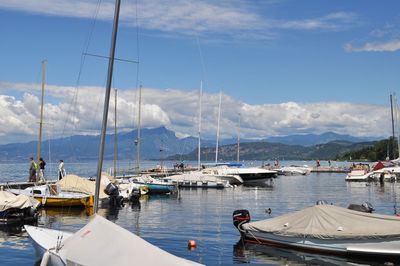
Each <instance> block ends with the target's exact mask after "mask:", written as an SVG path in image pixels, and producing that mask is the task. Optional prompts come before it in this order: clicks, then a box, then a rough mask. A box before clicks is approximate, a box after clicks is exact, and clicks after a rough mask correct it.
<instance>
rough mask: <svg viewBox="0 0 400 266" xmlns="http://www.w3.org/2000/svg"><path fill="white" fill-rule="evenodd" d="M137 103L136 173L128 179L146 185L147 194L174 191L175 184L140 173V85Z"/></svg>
mask: <svg viewBox="0 0 400 266" xmlns="http://www.w3.org/2000/svg"><path fill="white" fill-rule="evenodd" d="M138 100H139V104H138V131H137V132H138V136H137V141H136V142H135V143H136V169H137V175H136V176H134V177H132V178H130V179H129V181H130V182H131V183H133V184H135V185H138V186H146V187H147V188H148V193H149V194H168V193H173V192H175V191H176V189H177V187H176V185H175V184H172V183H170V182H166V181H164V180H158V179H155V178H153V177H151V176H149V175H141V174H140V144H141V143H140V128H141V108H142V86H140V87H139V99H138Z"/></svg>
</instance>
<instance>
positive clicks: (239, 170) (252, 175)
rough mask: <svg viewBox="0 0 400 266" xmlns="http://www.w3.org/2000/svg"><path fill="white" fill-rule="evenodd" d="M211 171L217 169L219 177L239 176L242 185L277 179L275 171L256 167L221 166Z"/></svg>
mask: <svg viewBox="0 0 400 266" xmlns="http://www.w3.org/2000/svg"><path fill="white" fill-rule="evenodd" d="M213 169H217V170H218V174H219V175H234V176H240V178H242V180H243V184H244V185H246V184H248V185H250V184H254V183H256V184H257V183H261V182H265V181H267V180H269V179H271V178H276V177H277V171H274V170H267V169H262V168H257V167H229V166H226V165H221V166H217V167H215V168H213Z"/></svg>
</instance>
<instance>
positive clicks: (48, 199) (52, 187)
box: [7, 60, 93, 207]
mask: <svg viewBox="0 0 400 266" xmlns="http://www.w3.org/2000/svg"><path fill="white" fill-rule="evenodd" d="M46 63H47V61H46V60H43V61H42V96H41V98H42V101H41V108H40V122H39V140H38V151H37V152H38V160H39V159H40V158H41V154H40V152H41V143H42V128H43V100H44V85H45V78H46ZM36 174H37V177H38V178H39V180H38V181H39V182H45V180H44V177H43V173H39V174H38V173H36ZM7 191H8V192H11V193H13V194H15V195H24V196H28V197H33V198H35V199H36V200H38V201H39V202H40V203H41V205H42V206H51V207H72V206H81V207H92V206H93V196H92V195H89V194H87V193H81V192H70V191H62V190H61V188H60V187H59V186H58V185H57V184H50V183H48V184H44V185H35V186H32V187H27V188H26V189H7Z"/></svg>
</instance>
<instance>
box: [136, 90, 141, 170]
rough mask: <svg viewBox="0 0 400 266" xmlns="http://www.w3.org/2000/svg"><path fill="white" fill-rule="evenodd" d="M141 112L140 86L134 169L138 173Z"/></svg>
mask: <svg viewBox="0 0 400 266" xmlns="http://www.w3.org/2000/svg"><path fill="white" fill-rule="evenodd" d="M141 111H142V85H140V86H139V103H138V129H137V139H136V169H137V173H138V174H139V173H140V127H141Z"/></svg>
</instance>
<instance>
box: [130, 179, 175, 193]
mask: <svg viewBox="0 0 400 266" xmlns="http://www.w3.org/2000/svg"><path fill="white" fill-rule="evenodd" d="M129 181H130V182H132V183H134V184H137V185H139V186H146V187H147V188H148V194H168V193H173V192H175V191H176V189H177V186H176V185H175V184H173V183H171V182H168V181H165V180H160V179H155V178H153V177H151V176H149V175H140V176H136V177H132V178H130V179H129Z"/></svg>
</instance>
